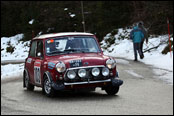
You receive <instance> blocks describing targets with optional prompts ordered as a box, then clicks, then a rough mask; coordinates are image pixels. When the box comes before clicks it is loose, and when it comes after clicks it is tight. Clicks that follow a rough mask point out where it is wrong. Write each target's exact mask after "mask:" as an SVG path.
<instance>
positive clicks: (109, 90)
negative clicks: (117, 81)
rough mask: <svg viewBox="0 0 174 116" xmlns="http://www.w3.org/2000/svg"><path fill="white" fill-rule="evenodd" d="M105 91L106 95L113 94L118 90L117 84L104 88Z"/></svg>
mask: <svg viewBox="0 0 174 116" xmlns="http://www.w3.org/2000/svg"><path fill="white" fill-rule="evenodd" d="M105 91H106V93H107V94H108V95H115V94H117V93H118V91H119V86H108V87H106V88H105Z"/></svg>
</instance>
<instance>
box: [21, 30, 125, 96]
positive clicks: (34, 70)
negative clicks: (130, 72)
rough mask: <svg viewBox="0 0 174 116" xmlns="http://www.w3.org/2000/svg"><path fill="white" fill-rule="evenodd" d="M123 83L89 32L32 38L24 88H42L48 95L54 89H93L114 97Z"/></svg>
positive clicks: (112, 62)
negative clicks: (103, 91) (99, 89)
mask: <svg viewBox="0 0 174 116" xmlns="http://www.w3.org/2000/svg"><path fill="white" fill-rule="evenodd" d="M122 84H123V81H122V80H120V79H119V76H118V72H117V69H116V62H115V60H114V59H113V58H111V57H108V56H105V55H103V52H102V50H101V48H100V46H99V43H98V41H97V38H96V37H95V35H93V34H91V33H81V32H78V33H77V32H72V33H70V32H69V33H55V34H45V35H40V36H38V37H35V38H33V39H32V41H31V45H30V50H29V55H28V57H27V58H26V60H25V67H24V73H23V87H26V88H27V90H34V86H37V87H42V91H43V92H44V93H45V94H46V95H47V96H54V94H55V91H57V90H74V89H75V90H78V89H89V90H95V88H96V87H101V88H102V90H105V91H106V93H107V94H108V95H115V94H116V93H117V92H118V91H119V86H120V85H122Z"/></svg>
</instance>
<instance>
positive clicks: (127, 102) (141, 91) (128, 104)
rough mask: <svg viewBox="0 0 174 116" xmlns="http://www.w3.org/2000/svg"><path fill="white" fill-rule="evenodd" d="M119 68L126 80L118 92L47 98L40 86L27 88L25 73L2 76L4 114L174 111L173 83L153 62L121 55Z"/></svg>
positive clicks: (153, 112) (156, 113) (58, 94)
mask: <svg viewBox="0 0 174 116" xmlns="http://www.w3.org/2000/svg"><path fill="white" fill-rule="evenodd" d="M117 68H118V70H119V75H120V78H121V79H122V80H123V81H124V83H123V85H122V86H121V87H120V91H119V92H118V94H117V95H115V96H108V95H107V94H106V93H105V91H102V90H101V89H100V88H97V89H96V91H95V92H86V93H83V92H61V93H57V95H56V97H55V98H48V97H46V96H45V95H43V94H42V91H41V88H35V90H34V91H32V92H31V91H27V90H26V89H24V88H23V84H22V77H17V78H15V79H13V80H5V81H4V80H3V81H1V114H2V115H3V114H15V115H25V114H29V115H30V114H36V115H37V114H56V115H65V114H66V115H80V114H81V115H84V114H88V115H97V114H98V115H105V114H106V115H107V114H111V115H173V85H169V84H166V83H165V82H163V81H161V80H159V79H157V78H154V76H155V74H154V73H153V72H152V67H151V66H148V65H145V64H143V63H141V62H134V61H128V60H123V59H120V60H119V59H118V63H117Z"/></svg>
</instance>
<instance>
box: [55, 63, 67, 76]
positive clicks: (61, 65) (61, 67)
mask: <svg viewBox="0 0 174 116" xmlns="http://www.w3.org/2000/svg"><path fill="white" fill-rule="evenodd" d="M56 70H57V71H58V72H59V73H62V72H64V71H65V70H66V66H65V64H64V63H63V62H61V61H60V62H58V63H57V65H56Z"/></svg>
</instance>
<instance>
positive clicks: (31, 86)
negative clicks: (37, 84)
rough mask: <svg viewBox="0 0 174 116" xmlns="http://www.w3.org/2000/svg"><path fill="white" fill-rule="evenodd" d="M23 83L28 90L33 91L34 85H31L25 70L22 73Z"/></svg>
mask: <svg viewBox="0 0 174 116" xmlns="http://www.w3.org/2000/svg"><path fill="white" fill-rule="evenodd" d="M24 84H25V87H26V88H27V90H29V91H33V90H34V85H32V84H31V83H30V79H29V76H28V74H27V73H26V72H25V73H24Z"/></svg>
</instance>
